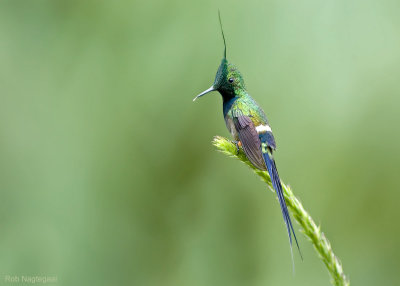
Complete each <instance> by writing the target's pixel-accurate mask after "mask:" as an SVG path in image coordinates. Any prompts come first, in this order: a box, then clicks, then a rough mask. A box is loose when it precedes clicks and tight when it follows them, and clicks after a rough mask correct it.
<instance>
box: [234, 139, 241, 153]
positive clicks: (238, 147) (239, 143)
mask: <svg viewBox="0 0 400 286" xmlns="http://www.w3.org/2000/svg"><path fill="white" fill-rule="evenodd" d="M232 142H233V143H234V144H235V146H236V155H238V154H239V152H240V147H242V142H240V141H232Z"/></svg>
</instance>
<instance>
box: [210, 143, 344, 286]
mask: <svg viewBox="0 0 400 286" xmlns="http://www.w3.org/2000/svg"><path fill="white" fill-rule="evenodd" d="M213 144H214V146H216V147H217V148H218V149H219V151H221V152H222V153H225V154H226V155H228V156H231V157H234V158H237V159H239V160H240V161H242V162H243V163H245V164H246V165H248V166H249V167H250V168H251V169H253V170H254V172H255V173H256V174H257V175H259V176H260V177H261V179H262V180H263V181H264V182H266V183H267V185H268V186H269V188H270V189H271V190H272V191H273V192H275V191H274V189H273V187H272V184H271V179H270V176H269V174H268V172H267V171H262V170H259V169H257V168H256V167H254V166H253V165H252V164H251V163H250V161H249V160H248V159H247V157H246V155H245V154H244V153H243V151H242V150H239V152H238V151H237V148H236V145H235V144H234V143H232V142H231V141H230V140H228V139H226V138H224V137H220V136H216V137H214V140H213ZM281 184H282V188H283V194H284V197H285V200H286V204H287V206H288V208H289V209H290V211H291V212H292V214H293V217H294V218H295V219H296V221H297V222H298V223H299V224H300V226H301V227H302V228H303V231H302V232H303V233H304V235H305V236H306V237H308V238H309V240H310V241H311V243H312V244H313V245H314V248H315V250H316V251H317V253H318V255H319V257H320V258H321V260H322V261H323V262H324V264H325V266H326V268H327V269H328V271H329V273H330V275H331V278H332V279H331V283H332V284H333V285H338V286H348V285H350V281H349V280H348V278H347V277H346V276H345V274H344V272H343V268H342V264H341V263H340V261H339V259H338V258H337V257H336V256H335V254H334V253H333V250H332V247H331V244H330V242H329V241H328V239H327V238H326V237H325V235H324V233H323V232H321V229H320V227H319V226H317V225H316V224H315V222H314V220H313V219H312V217H311V216H310V215H309V214H308V213H307V212H306V210H305V209H304V207H303V205H302V204H301V203H300V201H299V200H298V199H297V198H296V197H295V196H294V194H293V192H292V190H291V188H290V187H289V186H287V185H286V184H284V183H283V182H281Z"/></svg>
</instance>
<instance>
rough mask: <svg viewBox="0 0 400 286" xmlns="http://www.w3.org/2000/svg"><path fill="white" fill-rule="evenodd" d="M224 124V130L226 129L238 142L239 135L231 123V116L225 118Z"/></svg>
mask: <svg viewBox="0 0 400 286" xmlns="http://www.w3.org/2000/svg"><path fill="white" fill-rule="evenodd" d="M225 124H226V128H228V130H229V132H230V133H231V134H232V137H233V138H234V139H235V140H239V134H238V132H237V131H236V128H235V124H234V123H233V119H232V117H231V116H226V117H225Z"/></svg>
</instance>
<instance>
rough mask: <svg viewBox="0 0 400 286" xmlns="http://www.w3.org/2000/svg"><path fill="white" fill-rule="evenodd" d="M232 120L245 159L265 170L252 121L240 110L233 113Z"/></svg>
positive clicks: (258, 138)
mask: <svg viewBox="0 0 400 286" xmlns="http://www.w3.org/2000/svg"><path fill="white" fill-rule="evenodd" d="M232 118H233V123H234V125H235V128H236V130H237V132H238V135H239V140H240V142H241V143H242V146H243V150H244V153H245V154H246V157H247V158H248V159H249V160H250V162H251V163H252V164H253V165H254V166H255V167H257V168H259V169H261V170H266V166H265V162H264V158H263V154H262V152H261V141H260V137H259V136H258V132H257V130H256V128H255V126H254V123H253V121H252V120H251V118H250V117H249V116H247V115H244V114H243V113H242V112H241V111H240V110H236V111H233V112H232Z"/></svg>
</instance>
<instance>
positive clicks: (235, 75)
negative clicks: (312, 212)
mask: <svg viewBox="0 0 400 286" xmlns="http://www.w3.org/2000/svg"><path fill="white" fill-rule="evenodd" d="M218 16H219V23H220V27H221V32H222V38H223V40H224V57H223V59H222V62H221V65H220V66H219V68H218V71H217V75H216V76H215V80H214V84H213V85H212V86H211V87H210V88H209V89H207V90H205V91H203V92H202V93H200V94H199V95H197V96H196V97H195V98H194V99H193V101H195V100H196V99H198V98H199V97H201V96H203V95H205V94H206V93H209V92H211V91H218V92H219V93H220V94H221V96H222V100H223V113H224V118H225V123H226V127H227V128H228V130H229V132H230V133H231V134H232V136H233V138H234V140H235V143H236V146H237V148H238V150H239V147H240V146H242V147H243V151H244V153H245V154H246V157H247V158H248V159H249V161H250V162H251V163H252V164H253V165H254V166H255V167H256V168H258V169H260V170H267V171H268V173H269V175H270V177H271V182H272V186H273V188H274V189H275V191H276V194H277V196H278V199H279V204H280V207H281V210H282V214H283V219H284V221H285V224H286V228H287V232H288V235H289V243H290V249H291V253H292V259H293V251H292V233H293V236H294V239H295V241H296V245H297V248H298V250H299V253H300V256H302V255H301V252H300V247H299V244H298V242H297V238H296V234H295V232H294V229H293V225H292V221H291V219H290V215H289V211H288V208H287V206H286V202H285V199H284V197H283V191H282V185H281V181H280V179H279V175H278V170H277V168H276V164H275V160H274V157H273V152H274V150H275V148H276V143H275V139H274V135H273V134H272V129H271V127H270V125H269V123H268V120H267V117H266V115H265V113H264V111H263V110H262V109H261V107H260V106H259V105H258V104H257V103H256V102H255V100H254V99H253V98H252V97H251V96H250V95H249V94H248V92H247V89H246V87H245V85H244V81H243V77H242V75H241V73H240V72H239V70H238V69H237V68H236V67H235V66H234V65H232V64H231V63H228V61H227V59H226V43H225V35H224V31H223V29H222V23H221V16H220V14H218Z"/></svg>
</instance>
